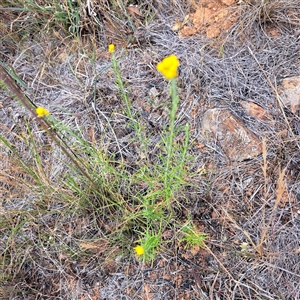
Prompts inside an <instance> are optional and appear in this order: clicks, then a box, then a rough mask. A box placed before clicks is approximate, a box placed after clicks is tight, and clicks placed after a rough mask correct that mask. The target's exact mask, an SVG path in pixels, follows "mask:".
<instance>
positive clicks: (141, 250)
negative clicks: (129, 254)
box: [134, 246, 145, 255]
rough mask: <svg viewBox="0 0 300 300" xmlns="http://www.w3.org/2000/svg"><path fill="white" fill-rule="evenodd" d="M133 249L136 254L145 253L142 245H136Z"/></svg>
mask: <svg viewBox="0 0 300 300" xmlns="http://www.w3.org/2000/svg"><path fill="white" fill-rule="evenodd" d="M134 250H135V253H136V254H137V255H143V254H144V253H145V249H144V248H143V247H142V246H136V247H134Z"/></svg>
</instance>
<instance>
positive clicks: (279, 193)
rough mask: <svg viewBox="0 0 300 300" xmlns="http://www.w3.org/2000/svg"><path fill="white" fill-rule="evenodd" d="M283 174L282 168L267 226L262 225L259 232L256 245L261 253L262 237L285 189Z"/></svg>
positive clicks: (265, 233)
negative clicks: (260, 232)
mask: <svg viewBox="0 0 300 300" xmlns="http://www.w3.org/2000/svg"><path fill="white" fill-rule="evenodd" d="M284 175H285V169H283V171H282V172H280V174H279V178H278V187H277V196H276V201H275V204H274V207H273V209H272V212H271V215H270V218H269V222H268V224H267V226H264V228H263V231H262V234H261V238H260V242H259V244H258V245H257V251H258V253H259V254H262V244H263V242H264V239H265V237H266V235H267V231H268V228H269V227H270V225H271V222H272V219H273V215H274V213H275V210H276V208H277V206H278V204H279V203H280V200H281V198H282V195H283V193H284V191H285V184H284V181H283V179H284Z"/></svg>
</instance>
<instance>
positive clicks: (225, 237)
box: [0, 0, 300, 299]
mask: <svg viewBox="0 0 300 300" xmlns="http://www.w3.org/2000/svg"><path fill="white" fill-rule="evenodd" d="M61 3H62V4H63V6H62V7H63V8H64V9H65V10H64V12H65V13H66V14H63V15H57V14H54V13H53V11H51V10H50V11H44V10H38V9H37V7H32V6H31V7H29V8H30V9H28V10H27V11H17V10H11V9H9V10H4V11H3V10H0V14H1V16H5V20H6V21H5V22H4V23H1V27H0V33H1V35H2V39H1V44H0V47H1V49H3V51H1V56H0V58H1V62H2V63H3V64H5V65H6V66H12V67H13V69H14V70H15V72H16V74H18V76H19V78H21V79H22V80H23V82H24V83H25V84H26V85H27V86H28V87H29V88H28V89H27V90H25V88H24V87H22V89H23V91H25V93H26V94H27V95H28V96H29V97H30V99H31V100H32V101H33V102H34V103H36V104H38V105H41V106H45V107H47V108H48V109H49V110H50V111H51V113H52V114H53V115H54V116H55V117H56V118H57V119H58V120H60V121H61V122H63V124H65V125H67V126H68V127H69V128H72V129H73V130H74V131H76V132H77V133H78V132H79V133H80V135H81V137H82V138H83V139H84V140H86V141H88V143H89V145H92V146H97V147H98V149H100V150H101V153H102V154H103V157H109V162H110V164H107V165H105V168H106V169H105V171H104V170H103V169H102V170H101V169H100V168H99V169H98V170H99V172H103V176H104V178H105V180H104V181H105V182H106V183H107V184H106V185H104V189H103V192H104V194H105V197H107V198H109V197H111V195H113V197H117V198H118V201H120V203H124V207H125V206H126V205H129V206H131V207H135V206H134V205H137V202H136V201H137V200H136V198H138V196H141V195H144V194H145V193H146V192H147V189H149V186H147V185H145V180H141V178H140V177H138V176H137V175H136V174H140V173H138V172H137V170H139V168H140V166H141V165H143V166H148V168H149V169H150V170H152V172H155V170H156V168H157V166H158V167H159V165H160V164H161V157H159V156H158V155H157V154H158V153H159V150H160V147H162V142H161V137H162V132H163V129H164V128H165V126H167V125H168V124H169V119H168V116H167V110H166V105H167V103H168V101H169V98H168V86H167V82H165V81H163V80H162V78H161V77H160V75H159V74H158V73H157V71H156V68H155V66H156V63H157V62H159V61H160V60H161V59H162V58H163V57H165V56H166V55H169V54H171V53H175V54H176V55H177V56H178V58H179V60H180V62H181V66H180V74H179V95H180V99H181V101H180V107H179V111H178V114H177V115H178V119H177V121H176V122H177V123H176V125H177V126H178V127H179V126H181V125H184V124H185V123H186V122H188V123H190V124H191V132H190V134H191V139H192V141H193V143H192V145H191V146H190V148H189V151H188V155H189V156H190V157H191V160H190V165H189V166H186V168H187V169H188V170H189V171H190V173H191V176H189V177H187V179H188V180H189V184H188V185H187V186H185V187H184V188H183V189H182V190H179V191H178V192H177V194H176V201H174V202H173V205H174V213H175V218H176V219H178V220H181V221H182V222H183V223H185V222H187V223H188V222H192V223H193V224H194V225H195V226H196V227H197V228H198V229H199V230H200V231H204V232H206V233H209V236H210V238H209V241H208V243H207V247H208V248H206V249H202V248H197V247H195V248H192V249H186V248H185V247H184V245H185V244H184V243H181V244H180V243H179V244H178V243H177V242H176V239H177V238H178V239H180V237H178V236H177V235H178V232H180V230H178V228H177V227H176V226H177V225H172V226H169V227H168V228H165V230H164V232H162V239H163V240H164V241H165V244H164V246H163V247H162V248H161V249H160V251H159V253H158V255H157V256H156V258H155V260H154V261H153V262H152V264H148V265H147V264H146V265H144V264H143V263H142V262H141V261H138V260H137V259H136V257H135V256H134V254H133V253H132V245H134V242H135V241H136V238H137V235H136V232H137V231H139V230H141V228H142V226H140V224H137V223H132V221H131V217H132V214H130V213H129V212H130V210H125V209H123V210H122V209H119V210H118V209H117V210H115V211H114V212H113V216H114V217H110V216H111V215H110V214H111V206H109V205H107V206H105V205H103V203H100V202H97V201H98V199H99V197H98V195H97V194H96V193H95V191H94V190H93V189H92V188H91V189H89V188H87V186H88V187H89V185H88V184H86V185H85V184H84V183H81V184H78V185H76V182H74V181H71V178H75V179H76V180H77V179H78V181H79V182H80V180H79V179H80V178H81V177H80V175H79V172H76V170H71V171H70V169H68V166H69V165H68V164H67V165H66V164H65V162H66V161H67V162H68V160H67V159H66V157H65V155H64V154H63V153H62V152H61V151H60V150H59V148H58V147H57V146H55V144H54V143H53V141H52V140H51V139H49V137H48V136H47V135H46V134H45V133H44V131H43V130H42V128H40V127H39V126H38V125H37V124H36V123H35V122H34V120H33V119H32V117H31V116H30V115H29V114H28V112H27V111H26V110H25V109H24V108H21V107H20V105H19V103H18V102H17V101H15V100H13V98H12V97H11V96H10V95H9V94H8V93H7V92H5V91H4V90H3V91H4V92H3V93H2V94H1V96H0V99H1V105H0V119H1V136H3V137H5V138H6V139H7V140H8V141H9V143H10V144H11V145H13V148H12V149H15V150H17V151H18V152H19V153H21V155H22V159H23V161H24V162H25V165H21V164H20V162H19V161H18V160H16V157H15V155H14V153H13V152H12V150H9V151H8V150H7V147H6V146H5V145H4V144H3V143H1V144H0V150H1V152H0V161H1V162H2V164H1V170H0V189H1V192H0V195H1V196H0V197H1V209H0V231H1V237H2V238H1V242H0V253H1V257H0V261H1V273H0V285H1V286H2V288H1V289H0V295H1V297H2V298H3V299H299V298H300V285H299V282H300V280H299V268H300V265H299V249H300V245H299V240H300V229H299V228H300V226H299V225H300V213H299V212H300V197H299V195H300V186H299V175H300V156H299V154H298V152H299V142H298V135H299V131H297V124H298V123H299V116H297V115H295V114H292V113H291V112H290V111H289V110H288V109H287V108H282V109H281V108H280V107H279V106H278V103H279V102H278V99H277V96H276V91H277V87H278V85H279V84H280V81H281V80H282V79H283V78H286V77H290V76H296V75H300V74H299V73H300V72H299V63H300V61H299V55H298V53H299V52H300V43H299V36H298V35H299V32H298V31H299V23H300V17H299V14H300V12H299V8H298V1H294V0H288V1H283V0H276V1H265V2H264V4H263V2H262V1H242V2H241V4H240V6H239V9H240V13H241V18H240V21H239V23H237V25H236V27H235V28H233V29H232V31H231V32H230V33H229V34H228V35H227V36H226V37H224V36H223V37H222V38H223V40H222V43H221V44H222V45H223V48H222V51H221V50H220V48H216V47H214V44H215V43H213V44H211V42H210V41H208V40H206V39H205V38H203V37H201V36H193V37H190V38H179V37H178V36H177V35H176V33H174V32H173V31H172V30H171V28H172V26H173V23H174V22H175V19H177V18H178V19H179V20H182V19H183V18H184V16H185V14H186V13H187V12H189V11H190V10H191V9H192V8H191V7H192V3H190V2H184V3H181V2H180V1H170V2H161V1H158V2H155V1H147V2H143V3H139V4H138V9H139V12H140V13H141V16H139V15H138V14H133V15H132V14H130V12H129V11H128V5H129V4H130V2H124V1H123V2H122V1H117V2H113V1H109V2H108V1H107V2H106V1H101V2H99V1H89V2H84V1H82V6H80V7H78V15H79V16H80V18H79V19H78V20H77V21H76V11H77V10H76V9H75V7H71V6H70V5H69V4H68V2H67V1H61ZM88 3H89V4H88ZM13 4H16V2H12V1H11V2H9V1H7V7H12V6H13ZM39 4H40V5H41V6H43V5H44V4H45V3H44V2H42V1H39ZM17 6H18V5H17ZM27 8H28V6H27ZM91 11H92V12H93V14H91V13H90V12H91ZM55 12H56V13H58V12H59V11H58V10H57V8H56V11H55ZM58 16H60V17H62V19H60V20H59V19H58ZM7 24H10V26H7ZM271 25H272V26H274V27H275V28H277V29H278V30H279V35H277V36H275V37H271V36H270V35H268V33H267V31H268V30H267V29H266V28H267V27H268V26H271ZM70 35H71V36H70ZM78 37H80V39H78ZM111 42H114V43H115V44H116V49H117V55H118V56H119V64H120V69H121V74H122V78H124V81H125V82H126V86H125V87H126V90H128V92H129V97H130V101H131V103H132V112H133V114H134V116H135V117H136V119H137V120H139V122H140V124H141V128H142V129H143V130H142V134H143V136H144V137H146V139H145V140H146V141H147V147H148V148H147V149H148V153H147V157H144V156H143V152H142V151H141V141H140V140H138V139H137V138H136V134H135V132H134V131H133V129H132V127H131V126H130V122H129V120H128V116H127V115H126V113H125V111H126V109H125V105H124V103H123V102H122V99H121V97H120V96H119V94H118V93H119V89H118V88H117V87H116V86H115V81H114V74H113V72H112V71H111V69H110V68H109V66H110V58H109V56H108V54H107V51H106V50H107V45H108V44H109V43H111ZM241 100H246V101H253V102H255V103H257V104H259V105H261V106H262V107H263V108H265V109H266V110H267V111H268V112H269V113H270V114H271V115H272V117H273V119H274V122H272V123H269V122H262V121H257V120H254V119H253V118H251V117H249V116H248V115H247V114H246V113H245V112H244V110H243V109H242V107H241V105H240V101H241ZM211 107H223V108H224V109H225V108H226V109H229V110H231V112H232V113H233V114H235V115H236V116H238V117H239V118H241V119H242V120H243V122H244V123H245V124H246V126H247V127H248V128H249V129H251V130H252V131H253V132H254V133H256V134H257V135H258V136H259V137H260V138H261V139H264V141H265V146H264V152H263V155H262V157H257V158H256V159H253V160H249V161H244V162H230V161H229V160H228V158H227V157H226V156H225V154H224V153H223V151H222V149H221V148H220V147H219V145H218V143H217V142H216V141H215V140H207V139H205V138H204V137H203V135H202V133H201V128H200V123H201V119H202V116H203V112H204V111H205V110H206V109H208V108H211ZM297 122H298V123H297ZM66 136H68V135H67V134H66ZM182 138H183V135H182V133H178V137H177V140H176V143H177V144H178V145H180V141H181V140H182ZM68 139H69V140H70V141H71V142H72V143H74V149H75V150H76V149H77V148H76V147H77V146H78V144H76V140H74V139H73V137H70V136H68ZM198 145H204V146H201V147H198ZM100 150H99V151H100ZM83 157H84V158H85V159H86V160H87V161H88V159H89V156H88V155H86V156H83ZM99 159H100V158H99ZM122 160H124V162H125V163H124V166H125V167H124V170H126V174H130V176H129V177H122V178H121V179H119V178H117V173H118V172H119V173H120V172H121V171H122V170H123V169H122V168H123V166H121V164H120V163H119V162H120V161H122ZM203 165H205V170H206V174H205V175H200V171H201V168H202V166H203ZM26 166H27V167H26ZM41 166H43V168H41ZM108 168H111V169H113V170H115V171H114V172H115V173H114V172H108V171H107V170H108ZM67 170H68V172H69V173H68V172H66V171H67ZM202 170H203V169H202ZM197 172H198V173H197ZM72 176H73V177H72ZM135 176H136V177H135ZM76 180H75V181H76ZM153 182H154V181H153ZM147 184H148V185H149V184H150V183H149V182H147ZM153 184H154V183H153ZM75 187H76V190H75ZM155 189H157V190H159V189H160V186H159V185H157V186H154V190H155ZM83 190H84V191H85V193H82V191H83ZM87 191H89V193H87ZM132 195H135V196H136V198H130V197H132ZM154 196H155V194H153V195H151V197H154ZM114 199H115V198H114ZM122 201H123V202H122ZM103 206H105V207H103ZM128 211H129V212H128ZM124 212H126V215H125V217H124V216H123V215H122V214H124ZM127 213H128V215H127ZM120 220H123V221H122V222H121V223H120ZM124 220H125V221H124ZM171 224H172V223H171Z"/></svg>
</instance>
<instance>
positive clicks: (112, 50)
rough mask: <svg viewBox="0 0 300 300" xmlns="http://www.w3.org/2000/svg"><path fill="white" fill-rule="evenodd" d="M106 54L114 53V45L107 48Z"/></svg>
mask: <svg viewBox="0 0 300 300" xmlns="http://www.w3.org/2000/svg"><path fill="white" fill-rule="evenodd" d="M108 52H109V53H114V52H115V45H114V44H110V45H109V46H108Z"/></svg>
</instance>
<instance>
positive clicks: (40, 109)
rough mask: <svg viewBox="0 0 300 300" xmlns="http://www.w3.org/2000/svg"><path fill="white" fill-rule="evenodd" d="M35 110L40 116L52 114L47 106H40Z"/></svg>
mask: <svg viewBox="0 0 300 300" xmlns="http://www.w3.org/2000/svg"><path fill="white" fill-rule="evenodd" d="M35 112H36V114H37V115H38V116H39V117H43V116H46V115H50V112H49V111H48V110H47V109H46V108H43V107H40V106H39V107H37V108H36V110H35Z"/></svg>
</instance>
